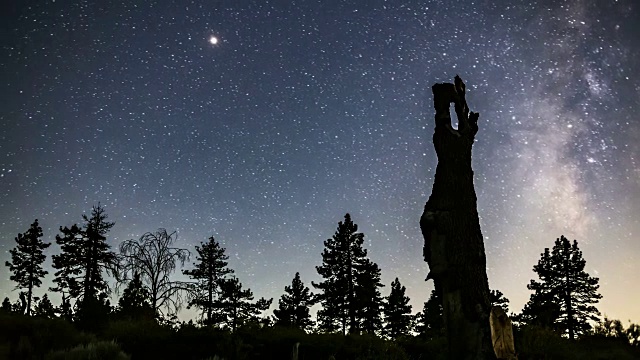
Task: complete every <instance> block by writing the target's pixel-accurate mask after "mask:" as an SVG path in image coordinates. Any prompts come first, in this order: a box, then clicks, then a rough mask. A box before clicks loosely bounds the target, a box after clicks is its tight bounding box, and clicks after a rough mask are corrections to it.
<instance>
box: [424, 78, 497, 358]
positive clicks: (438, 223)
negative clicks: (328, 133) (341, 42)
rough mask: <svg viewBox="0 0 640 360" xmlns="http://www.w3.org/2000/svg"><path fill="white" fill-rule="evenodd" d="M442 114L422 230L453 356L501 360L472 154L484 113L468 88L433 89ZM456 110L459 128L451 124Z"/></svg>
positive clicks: (445, 86)
mask: <svg viewBox="0 0 640 360" xmlns="http://www.w3.org/2000/svg"><path fill="white" fill-rule="evenodd" d="M432 91H433V103H434V107H435V110H436V115H435V122H436V126H435V132H434V134H433V145H434V147H435V150H436V154H437V156H438V165H437V167H436V174H435V179H434V183H433V190H432V192H431V196H430V197H429V200H428V201H427V203H426V205H425V206H424V212H423V214H422V217H421V218H420V228H421V230H422V235H423V237H424V240H425V243H424V259H425V261H426V262H427V263H428V264H429V270H430V272H429V275H428V276H427V280H428V279H433V280H434V283H435V287H436V291H437V292H438V293H440V294H441V296H442V301H443V304H442V305H443V312H444V322H445V327H446V333H447V338H448V342H449V358H450V359H455V360H463V359H495V354H494V353H493V348H492V344H491V333H490V328H489V314H490V311H491V304H490V300H489V284H488V281H487V271H486V257H485V251H484V242H483V239H482V232H481V230H480V220H479V218H478V211H477V206H476V193H475V189H474V185H473V170H472V169H471V150H472V147H473V142H474V139H475V135H476V133H477V132H478V116H479V115H478V113H474V112H469V108H468V106H467V102H466V100H465V84H464V82H463V81H462V79H461V78H460V77H459V76H456V77H455V81H454V84H451V83H444V84H435V85H433V87H432ZM451 103H453V104H454V106H455V112H456V115H457V118H458V129H454V128H453V127H452V125H451V114H450V111H449V108H450V104H451Z"/></svg>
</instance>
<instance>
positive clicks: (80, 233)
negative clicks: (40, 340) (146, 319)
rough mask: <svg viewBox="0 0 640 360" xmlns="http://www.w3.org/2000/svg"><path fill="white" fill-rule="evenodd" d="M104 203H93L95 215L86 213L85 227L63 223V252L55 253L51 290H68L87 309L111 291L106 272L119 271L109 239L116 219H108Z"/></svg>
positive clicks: (57, 240)
mask: <svg viewBox="0 0 640 360" xmlns="http://www.w3.org/2000/svg"><path fill="white" fill-rule="evenodd" d="M107 218H108V216H107V214H106V213H105V210H104V207H102V206H100V204H98V205H97V206H93V208H92V210H91V217H88V216H87V215H84V214H83V215H82V219H83V220H84V225H83V228H80V227H79V226H78V225H76V224H74V225H72V226H71V228H68V227H64V228H63V227H60V232H61V233H62V234H61V235H56V243H57V244H58V245H60V249H61V253H60V254H58V255H53V256H52V259H53V268H54V269H57V270H58V271H56V272H55V278H54V280H53V282H54V283H55V284H56V285H57V286H56V287H54V288H51V289H50V290H51V291H56V292H64V293H65V294H68V296H69V297H71V298H74V299H80V300H81V301H82V302H83V304H82V306H83V307H84V308H85V310H88V309H87V307H88V306H89V303H90V302H91V303H93V304H94V305H96V304H97V303H98V302H97V300H98V298H99V297H100V296H103V295H102V294H106V293H107V292H108V291H109V286H108V284H107V282H106V280H105V279H104V275H103V272H104V271H108V272H110V273H112V274H115V272H116V270H117V258H116V255H115V254H114V253H113V252H112V251H111V247H110V246H109V244H107V242H106V239H107V238H106V236H105V235H106V234H107V233H108V232H109V230H111V228H112V227H113V225H115V223H114V222H109V221H107Z"/></svg>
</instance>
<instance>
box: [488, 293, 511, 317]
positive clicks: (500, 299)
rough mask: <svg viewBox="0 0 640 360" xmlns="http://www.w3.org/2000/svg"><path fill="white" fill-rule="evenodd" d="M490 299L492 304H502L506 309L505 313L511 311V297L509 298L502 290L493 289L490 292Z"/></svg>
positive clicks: (503, 308)
mask: <svg viewBox="0 0 640 360" xmlns="http://www.w3.org/2000/svg"><path fill="white" fill-rule="evenodd" d="M489 299H490V300H491V306H500V307H501V308H502V310H504V313H505V314H508V312H509V299H507V298H506V297H505V296H504V294H503V293H502V291H500V290H491V291H490V292H489Z"/></svg>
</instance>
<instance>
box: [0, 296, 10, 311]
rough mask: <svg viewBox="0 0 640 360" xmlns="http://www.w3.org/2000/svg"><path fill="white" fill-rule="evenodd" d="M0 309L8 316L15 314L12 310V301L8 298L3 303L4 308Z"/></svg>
mask: <svg viewBox="0 0 640 360" xmlns="http://www.w3.org/2000/svg"><path fill="white" fill-rule="evenodd" d="M0 309H2V311H3V312H5V313H7V314H8V313H11V312H13V309H12V308H11V301H10V300H9V298H8V297H5V298H4V300H3V301H2V307H1V308H0Z"/></svg>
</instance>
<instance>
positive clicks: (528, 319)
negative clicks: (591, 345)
mask: <svg viewBox="0 0 640 360" xmlns="http://www.w3.org/2000/svg"><path fill="white" fill-rule="evenodd" d="M585 264H586V261H585V260H584V259H583V258H582V251H580V249H579V248H578V242H577V241H576V240H574V241H573V244H572V243H571V242H570V241H569V240H567V238H565V237H564V236H561V237H560V238H559V239H556V241H555V245H554V246H553V249H552V251H549V248H546V249H545V250H544V253H542V254H541V258H540V260H538V264H537V265H535V266H534V267H533V271H534V272H535V273H537V274H538V277H539V279H540V281H535V280H531V282H530V283H529V285H527V288H528V289H529V290H533V291H534V293H533V294H532V295H531V298H530V300H529V302H528V303H527V304H525V307H524V309H523V310H522V314H521V315H520V317H519V319H518V320H519V321H521V322H524V323H538V324H541V325H547V326H551V327H553V328H554V329H557V330H558V331H560V332H562V333H564V334H566V335H567V336H568V337H569V338H570V339H574V338H575V337H576V336H577V335H581V334H584V333H585V332H586V331H587V330H589V329H591V325H590V324H589V322H588V321H589V320H593V321H598V317H597V315H600V312H599V311H598V309H597V308H596V307H595V306H594V305H593V304H596V303H598V300H599V299H601V298H602V295H600V294H599V293H598V288H599V285H598V281H599V280H598V278H595V277H591V276H589V274H588V273H587V272H585V271H584V267H585Z"/></svg>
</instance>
